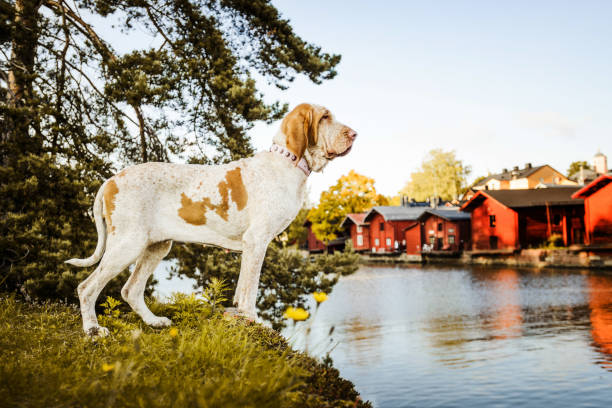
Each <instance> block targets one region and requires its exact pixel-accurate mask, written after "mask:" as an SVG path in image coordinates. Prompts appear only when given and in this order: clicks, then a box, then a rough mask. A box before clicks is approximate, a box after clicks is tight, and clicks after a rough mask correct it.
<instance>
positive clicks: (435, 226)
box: [405, 208, 471, 255]
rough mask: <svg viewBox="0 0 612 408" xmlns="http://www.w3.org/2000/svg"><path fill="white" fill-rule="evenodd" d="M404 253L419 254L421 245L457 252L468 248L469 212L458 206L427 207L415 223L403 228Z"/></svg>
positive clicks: (436, 249)
mask: <svg viewBox="0 0 612 408" xmlns="http://www.w3.org/2000/svg"><path fill="white" fill-rule="evenodd" d="M405 237H406V253H407V254H408V255H415V254H419V253H420V252H421V251H423V245H424V244H428V246H429V248H430V250H432V251H449V252H458V251H462V250H464V249H469V248H470V244H469V243H470V240H471V234H470V214H469V213H466V212H462V211H458V208H454V209H453V208H428V209H426V210H425V211H424V212H423V214H421V216H420V217H419V218H418V219H417V224H415V225H412V226H409V227H408V228H406V230H405Z"/></svg>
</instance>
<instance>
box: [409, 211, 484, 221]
mask: <svg viewBox="0 0 612 408" xmlns="http://www.w3.org/2000/svg"><path fill="white" fill-rule="evenodd" d="M428 214H430V215H435V216H437V217H440V218H444V219H445V220H448V221H462V220H469V219H470V218H471V217H472V214H470V213H467V212H463V211H459V208H428V209H427V210H425V211H424V212H423V214H421V216H420V217H419V219H423V218H425V217H426V216H427V215H428Z"/></svg>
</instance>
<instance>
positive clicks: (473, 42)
mask: <svg viewBox="0 0 612 408" xmlns="http://www.w3.org/2000/svg"><path fill="white" fill-rule="evenodd" d="M274 4H275V5H276V6H277V8H278V9H279V10H280V11H281V13H282V14H283V16H284V17H285V18H288V19H289V20H291V24H292V26H293V27H294V29H295V31H296V32H297V33H298V34H299V35H300V36H302V37H303V38H304V39H306V40H307V41H310V42H313V43H315V44H317V45H320V46H321V47H323V49H324V50H325V51H328V52H333V53H339V54H341V55H342V62H341V63H340V65H339V66H338V76H337V77H336V78H335V79H333V80H331V81H327V82H325V83H324V84H323V85H314V84H312V83H310V82H308V81H307V80H306V79H303V78H299V79H298V80H297V81H296V82H295V83H294V84H293V85H292V86H291V88H289V90H287V91H284V92H281V91H278V90H276V89H275V88H271V87H267V86H265V84H261V89H262V90H263V91H264V92H265V94H266V96H267V97H268V98H269V99H270V100H272V99H280V100H282V101H286V102H289V103H290V105H291V106H292V107H293V106H295V105H297V104H299V103H301V102H313V103H318V104H322V105H325V106H326V107H328V108H330V109H331V110H332V112H334V114H335V115H336V116H337V118H338V119H339V120H340V121H342V122H344V123H346V124H347V125H349V126H351V127H352V128H354V129H355V130H357V132H358V133H359V137H358V138H357V140H356V143H355V145H354V148H353V150H352V151H351V153H350V154H349V155H348V156H346V157H341V158H338V159H336V160H334V161H333V162H331V163H330V164H329V165H328V167H327V168H326V169H325V171H324V173H323V174H313V175H312V176H311V180H310V181H309V183H310V189H311V200H312V201H313V202H317V201H318V197H319V194H320V192H321V191H323V190H325V189H326V188H328V187H329V186H330V185H332V184H334V183H335V181H336V180H337V179H338V177H339V176H341V175H342V174H346V173H348V171H349V170H350V169H355V170H356V171H357V172H359V173H361V174H364V175H367V176H369V177H373V178H374V179H375V180H376V188H377V190H378V191H379V192H380V193H383V194H387V195H394V194H396V193H397V191H398V190H399V189H400V188H401V187H403V185H404V184H405V183H406V181H407V180H408V178H409V176H410V172H411V171H413V170H415V169H416V168H417V167H418V166H419V164H420V163H421V161H422V159H423V158H424V157H425V155H426V154H427V152H428V151H429V150H431V149H433V148H442V149H445V150H455V151H456V152H457V156H458V157H459V158H460V159H462V160H463V161H464V163H466V164H468V165H470V166H472V169H473V173H472V176H471V179H473V178H475V177H477V176H480V175H486V174H487V173H488V172H499V171H500V170H501V169H502V168H504V167H508V168H511V167H513V166H515V165H520V166H521V167H522V166H523V165H524V163H527V162H531V163H533V164H534V165H540V164H550V165H552V166H553V167H555V168H556V169H557V170H559V171H561V172H564V173H565V171H566V170H567V167H568V166H569V164H570V162H572V161H574V160H587V161H590V160H591V158H592V156H593V155H594V154H595V153H596V152H597V150H598V149H601V151H602V152H603V153H605V154H607V155H608V156H612V114H611V113H612V94H611V90H612V24H611V23H610V22H611V21H612V2H610V1H579V2H577V1H559V0H556V1H537V2H534V1H516V0H513V1H506V2H502V1H495V2H492V1H459V0H453V1H435V2H431V1H420V2H416V1H308V2H305V1H275V2H274ZM278 125H279V124H278V123H275V124H273V125H270V126H268V125H265V124H258V125H256V126H255V128H253V129H252V131H251V132H250V134H251V136H252V139H253V143H254V145H255V147H256V148H257V149H266V148H268V147H269V145H270V140H271V138H272V136H273V134H274V133H275V132H276V129H277V128H278ZM611 158H612V157H611Z"/></svg>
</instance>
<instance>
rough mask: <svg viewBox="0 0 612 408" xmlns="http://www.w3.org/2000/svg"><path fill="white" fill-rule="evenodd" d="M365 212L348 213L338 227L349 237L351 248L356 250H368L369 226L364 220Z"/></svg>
mask: <svg viewBox="0 0 612 408" xmlns="http://www.w3.org/2000/svg"><path fill="white" fill-rule="evenodd" d="M366 215H367V213H358V214H348V215H347V216H346V217H345V218H344V220H343V221H342V224H340V228H341V229H342V230H344V231H345V233H346V235H349V236H350V237H351V241H352V242H353V249H354V250H355V251H357V252H363V251H369V250H370V226H369V224H368V223H367V222H365V217H366Z"/></svg>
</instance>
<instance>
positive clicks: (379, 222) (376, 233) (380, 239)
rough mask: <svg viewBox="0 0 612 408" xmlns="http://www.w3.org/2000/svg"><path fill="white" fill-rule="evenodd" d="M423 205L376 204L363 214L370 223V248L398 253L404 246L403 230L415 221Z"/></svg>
mask: <svg viewBox="0 0 612 408" xmlns="http://www.w3.org/2000/svg"><path fill="white" fill-rule="evenodd" d="M427 208H428V207H425V206H414V207H404V206H377V207H374V208H372V209H371V210H370V211H369V212H368V213H367V214H366V216H365V218H364V221H365V222H367V223H368V224H369V225H370V249H371V251H372V252H373V253H398V252H403V251H404V248H406V239H405V233H404V230H405V229H406V228H407V227H409V226H411V225H414V224H415V223H416V220H417V218H419V216H420V215H421V214H423V212H424V211H425V210H426V209H427Z"/></svg>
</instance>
